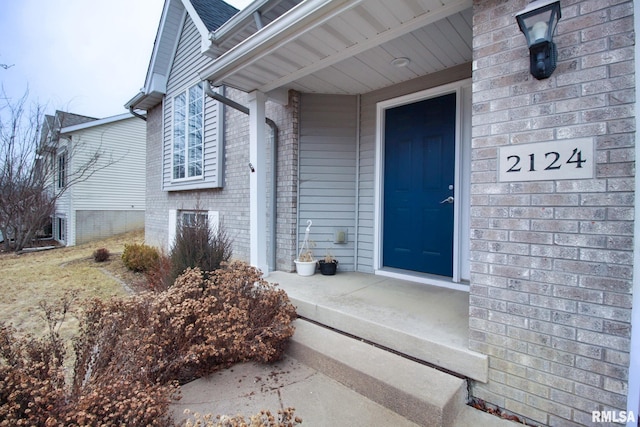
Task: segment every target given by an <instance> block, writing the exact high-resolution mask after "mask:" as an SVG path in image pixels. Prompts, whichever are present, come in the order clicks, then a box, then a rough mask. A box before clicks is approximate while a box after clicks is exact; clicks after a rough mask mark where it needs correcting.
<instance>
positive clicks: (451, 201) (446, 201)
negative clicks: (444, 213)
mask: <svg viewBox="0 0 640 427" xmlns="http://www.w3.org/2000/svg"><path fill="white" fill-rule="evenodd" d="M443 203H453V196H449V197H447V198H446V199H444V200H443V201H441V202H440V204H443Z"/></svg>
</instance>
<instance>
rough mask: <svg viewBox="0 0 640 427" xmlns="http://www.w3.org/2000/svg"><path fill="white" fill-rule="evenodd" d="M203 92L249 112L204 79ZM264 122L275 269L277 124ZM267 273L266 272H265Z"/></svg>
mask: <svg viewBox="0 0 640 427" xmlns="http://www.w3.org/2000/svg"><path fill="white" fill-rule="evenodd" d="M203 82H204V92H205V93H206V94H207V96H209V97H211V98H213V99H215V100H216V101H218V102H221V103H223V104H225V105H228V106H229V107H231V108H235V109H236V110H238V111H240V112H241V113H244V114H247V115H248V114H249V108H248V107H245V106H244V105H242V104H240V103H239V102H236V101H234V100H233V99H229V98H227V97H226V96H223V95H220V94H219V93H216V92H215V91H214V90H213V89H212V88H211V83H209V81H208V80H204V81H203ZM265 123H266V124H267V125H268V126H269V127H270V128H271V133H272V138H273V144H272V147H271V261H270V262H271V268H272V269H273V270H275V269H276V248H277V242H276V214H277V204H276V203H277V197H276V178H277V176H278V173H277V172H278V126H277V125H276V123H275V122H274V121H273V120H271V119H270V118H268V117H267V118H266V119H265ZM267 273H268V272H267Z"/></svg>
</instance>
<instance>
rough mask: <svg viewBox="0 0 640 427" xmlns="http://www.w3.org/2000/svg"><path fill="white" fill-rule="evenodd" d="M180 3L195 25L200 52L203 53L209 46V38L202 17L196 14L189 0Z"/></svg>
mask: <svg viewBox="0 0 640 427" xmlns="http://www.w3.org/2000/svg"><path fill="white" fill-rule="evenodd" d="M182 5H183V6H184V8H185V9H186V10H187V13H188V14H189V16H190V17H191V20H192V21H193V24H194V25H195V26H196V29H197V30H198V33H199V34H200V51H201V53H204V52H206V51H207V50H209V47H210V46H211V40H209V29H208V28H207V26H206V25H205V24H204V21H203V20H202V18H200V15H198V12H196V9H195V8H194V7H193V5H192V4H191V1H190V0H182Z"/></svg>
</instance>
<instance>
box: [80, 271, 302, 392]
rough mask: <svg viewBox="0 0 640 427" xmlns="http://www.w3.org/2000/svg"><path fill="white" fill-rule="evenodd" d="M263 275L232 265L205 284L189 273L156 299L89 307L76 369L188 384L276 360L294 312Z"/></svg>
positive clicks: (213, 274) (145, 296) (138, 298)
mask: <svg viewBox="0 0 640 427" xmlns="http://www.w3.org/2000/svg"><path fill="white" fill-rule="evenodd" d="M261 276H262V274H261V272H260V271H259V270H258V269H256V268H253V267H250V266H248V265H247V264H245V263H240V262H234V263H231V264H229V265H225V266H224V267H223V268H221V269H219V270H216V271H214V272H211V274H210V275H209V276H208V277H207V278H204V277H203V275H202V273H201V272H200V270H198V269H194V270H191V269H189V270H187V271H186V272H185V273H184V274H183V275H182V276H180V277H179V278H178V279H177V280H176V282H175V284H174V285H173V286H172V287H171V288H169V289H168V290H167V291H165V292H162V293H159V294H150V293H144V294H140V295H136V296H132V297H128V298H125V299H114V300H111V301H110V302H109V303H103V302H100V301H94V302H93V303H92V304H91V306H90V307H88V308H87V310H86V313H87V314H86V317H85V320H84V322H83V323H82V331H81V332H82V333H81V336H80V339H79V340H78V341H77V342H76V353H77V355H78V360H77V367H76V370H80V369H83V367H84V369H90V371H91V373H92V375H97V376H98V377H101V376H103V375H105V374H106V373H107V372H124V373H127V374H131V375H132V374H133V373H129V372H128V370H130V369H136V370H137V371H136V372H137V374H140V375H144V377H145V378H146V379H147V380H148V381H150V382H156V381H160V382H163V383H164V382H167V381H171V380H178V381H180V382H186V381H189V380H192V379H194V378H197V377H200V376H203V375H207V374H209V373H211V372H213V371H215V370H218V369H220V368H222V367H226V366H230V365H231V364H233V363H236V362H244V361H248V360H256V361H260V362H272V361H275V360H278V359H280V358H281V357H282V355H283V353H284V350H285V345H286V343H287V340H288V339H289V337H291V336H292V335H293V332H294V328H293V325H292V324H291V323H292V321H293V320H294V319H295V316H296V313H295V308H294V307H293V305H292V304H291V302H290V301H289V298H288V296H287V294H286V293H285V292H284V291H283V290H280V289H276V288H275V287H274V286H273V285H271V284H269V283H268V282H266V281H265V280H264V279H262V278H261ZM131 325H136V327H135V328H132V327H130V326H131ZM96 349H100V350H99V351H96ZM76 378H77V379H82V378H83V375H79V376H77V377H76Z"/></svg>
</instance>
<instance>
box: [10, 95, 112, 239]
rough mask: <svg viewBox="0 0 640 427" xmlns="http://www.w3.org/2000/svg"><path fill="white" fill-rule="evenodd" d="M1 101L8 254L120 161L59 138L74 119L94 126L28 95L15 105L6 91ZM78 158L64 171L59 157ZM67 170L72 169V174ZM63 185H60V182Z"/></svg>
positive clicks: (88, 118)
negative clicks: (72, 194) (66, 198)
mask: <svg viewBox="0 0 640 427" xmlns="http://www.w3.org/2000/svg"><path fill="white" fill-rule="evenodd" d="M2 95H3V96H2V97H0V232H1V233H2V235H3V236H4V237H5V239H4V245H5V249H6V250H15V251H20V250H22V249H23V248H24V247H25V246H26V245H28V244H30V243H31V241H32V240H33V238H34V237H35V236H36V234H37V233H38V232H39V231H40V230H42V229H43V228H44V227H45V226H46V225H47V224H48V223H50V221H51V218H52V216H53V215H54V213H55V206H56V202H57V201H58V200H59V199H60V197H61V196H62V195H63V194H64V193H65V192H66V191H67V190H68V189H69V188H71V187H72V186H74V185H76V184H77V183H79V182H83V181H86V180H87V179H89V178H90V177H91V176H92V175H93V174H95V173H96V172H97V171H99V170H102V169H104V168H106V167H108V166H110V165H111V164H113V163H115V162H116V161H117V160H113V159H112V158H111V159H109V158H106V156H105V153H104V152H103V150H102V149H101V148H98V149H94V151H90V150H91V149H90V148H89V147H87V146H86V144H83V143H82V141H71V140H70V139H64V138H61V137H60V129H62V128H63V127H65V126H68V125H71V124H77V123H72V122H71V121H70V120H67V118H68V117H69V118H70V117H71V116H73V118H74V120H80V121H83V120H84V121H91V120H94V119H93V118H90V117H83V116H77V115H72V114H68V113H64V112H61V111H57V112H56V114H55V115H54V116H46V115H45V114H44V111H45V107H44V106H43V105H41V104H37V103H28V95H29V92H28V91H26V92H25V94H24V95H23V96H22V97H21V98H20V99H18V100H16V101H12V100H11V99H10V98H9V97H7V96H6V94H5V92H4V90H2ZM61 155H63V156H65V158H66V159H74V161H73V164H74V165H73V168H67V163H69V162H68V160H65V161H66V162H67V163H65V164H64V167H65V169H64V171H61V170H60V168H59V164H58V158H59V156H61ZM67 169H68V170H67ZM61 178H62V179H63V180H64V182H60V179H61Z"/></svg>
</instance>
